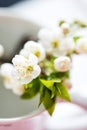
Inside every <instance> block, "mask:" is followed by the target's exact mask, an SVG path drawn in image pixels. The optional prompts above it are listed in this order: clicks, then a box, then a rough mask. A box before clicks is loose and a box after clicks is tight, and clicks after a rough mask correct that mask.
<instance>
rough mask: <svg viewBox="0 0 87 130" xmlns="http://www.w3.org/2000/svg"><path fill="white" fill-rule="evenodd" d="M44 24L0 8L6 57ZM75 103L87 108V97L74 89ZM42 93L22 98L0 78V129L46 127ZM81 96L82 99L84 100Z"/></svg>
mask: <svg viewBox="0 0 87 130" xmlns="http://www.w3.org/2000/svg"><path fill="white" fill-rule="evenodd" d="M39 29H40V26H39V25H37V24H36V23H34V22H32V21H30V20H26V19H24V18H21V17H17V16H16V14H13V13H9V11H3V10H0V43H1V44H3V46H4V48H5V55H4V56H5V57H6V58H7V57H9V55H12V52H13V51H14V49H15V48H16V46H17V44H18V43H19V42H20V40H22V38H23V37H26V36H27V37H28V36H32V37H33V38H36V36H37V32H38V30H39ZM70 94H71V99H72V102H73V103H76V104H78V105H80V106H81V107H83V108H85V109H86V110H87V103H86V101H87V100H86V99H84V98H83V97H81V98H80V96H79V95H78V94H77V92H76V93H75V92H74V91H71V92H70ZM38 99H39V98H38V95H37V96H36V98H34V99H32V100H21V99H20V98H19V97H18V96H16V95H14V94H13V93H12V92H11V91H10V90H6V89H5V88H4V86H3V82H2V79H1V78H0V130H19V129H20V130H42V129H43V128H44V122H45V114H44V113H41V112H42V111H43V110H44V108H43V106H41V107H40V108H39V109H38V106H37V105H38V102H39V101H38ZM80 99H81V100H80Z"/></svg>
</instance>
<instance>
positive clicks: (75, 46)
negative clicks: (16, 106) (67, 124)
mask: <svg viewBox="0 0 87 130" xmlns="http://www.w3.org/2000/svg"><path fill="white" fill-rule="evenodd" d="M82 25H83V24H81V22H73V24H72V23H71V24H69V23H67V22H64V21H61V22H60V24H59V26H58V27H54V28H49V29H48V28H45V29H41V30H40V31H39V33H38V42H34V41H28V42H27V43H25V45H24V47H23V49H22V50H21V51H20V53H19V54H18V55H15V56H14V58H13V59H12V64H10V63H5V64H2V65H1V69H0V74H1V76H2V77H3V78H4V85H5V87H6V88H7V89H11V90H12V91H13V92H14V93H15V94H18V95H20V97H21V98H22V99H31V98H33V97H35V96H36V94H39V95H40V100H39V105H38V106H40V105H41V104H43V105H44V107H45V109H46V110H47V111H48V113H49V114H50V115H52V113H53V111H54V108H55V104H56V99H57V98H62V99H64V100H67V101H70V95H69V93H68V89H69V88H71V83H70V81H69V78H70V77H69V73H70V69H71V66H72V60H71V55H72V54H80V53H87V37H83V36H81V35H79V36H78V35H76V34H75V31H77V30H78V31H79V28H80V29H82V28H83V26H82ZM84 25H85V24H84ZM84 28H86V26H84ZM2 50H3V49H1V46H0V55H2V53H3V51H2Z"/></svg>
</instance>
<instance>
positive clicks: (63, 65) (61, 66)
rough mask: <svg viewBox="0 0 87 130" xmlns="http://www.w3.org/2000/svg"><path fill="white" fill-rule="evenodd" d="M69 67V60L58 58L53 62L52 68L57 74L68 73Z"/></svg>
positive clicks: (63, 57) (62, 57)
mask: <svg viewBox="0 0 87 130" xmlns="http://www.w3.org/2000/svg"><path fill="white" fill-rule="evenodd" d="M70 67H71V60H70V58H69V57H67V56H60V57H59V58H56V59H55V60H54V68H55V70H57V71H59V72H66V71H69V70H70Z"/></svg>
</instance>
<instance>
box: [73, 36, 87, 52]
mask: <svg viewBox="0 0 87 130" xmlns="http://www.w3.org/2000/svg"><path fill="white" fill-rule="evenodd" d="M75 50H76V52H78V53H87V38H80V39H78V41H77V43H76V48H75Z"/></svg>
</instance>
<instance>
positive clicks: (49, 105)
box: [43, 89, 56, 115]
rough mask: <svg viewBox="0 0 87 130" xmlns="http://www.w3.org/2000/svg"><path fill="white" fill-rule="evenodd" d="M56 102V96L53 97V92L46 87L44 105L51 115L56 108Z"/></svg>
mask: <svg viewBox="0 0 87 130" xmlns="http://www.w3.org/2000/svg"><path fill="white" fill-rule="evenodd" d="M55 103H56V98H55V97H54V98H51V92H50V91H49V90H48V89H45V95H44V100H43V105H44V107H45V109H46V110H47V111H48V113H49V114H50V115H52V114H53V111H54V109H55Z"/></svg>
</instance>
